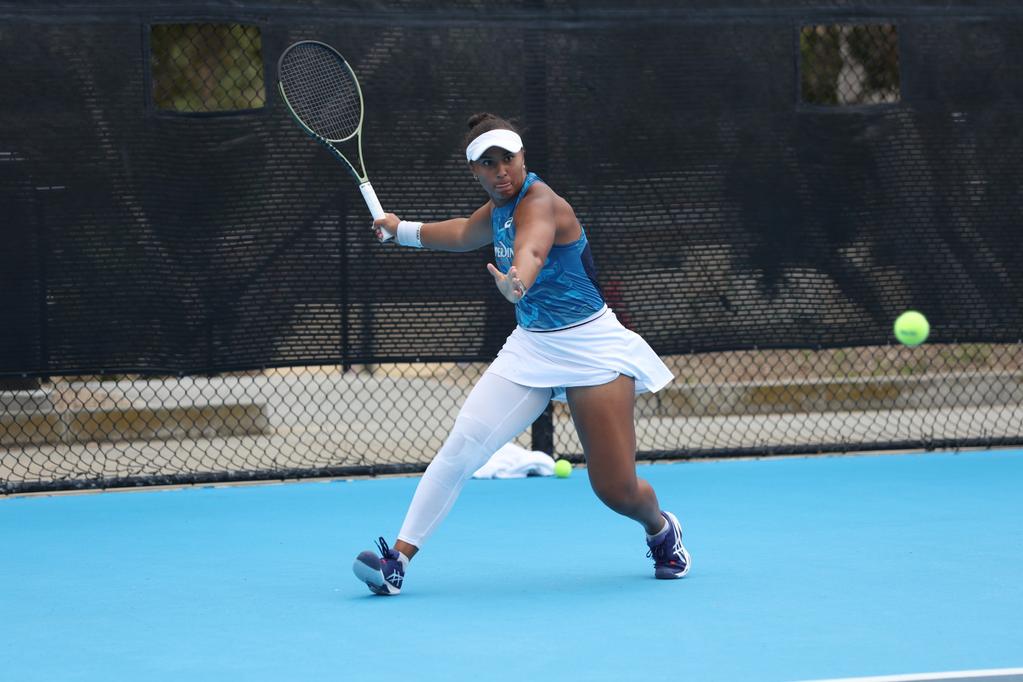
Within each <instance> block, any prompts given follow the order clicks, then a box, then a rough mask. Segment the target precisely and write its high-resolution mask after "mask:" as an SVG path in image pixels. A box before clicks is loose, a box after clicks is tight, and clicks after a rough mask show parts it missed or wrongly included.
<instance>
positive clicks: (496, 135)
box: [465, 128, 522, 161]
mask: <svg viewBox="0 0 1023 682" xmlns="http://www.w3.org/2000/svg"><path fill="white" fill-rule="evenodd" d="M491 147H500V148H501V149H507V150H508V151H510V152H511V153H512V154H515V153H517V152H518V151H519V150H520V149H522V138H521V137H519V134H518V133H516V132H514V131H511V130H505V129H503V128H502V129H499V130H488V131H487V132H485V133H483V134H482V135H480V136H479V137H477V138H476V139H475V140H473V141H472V142H470V143H469V146H468V147H466V148H465V158H466V159H467V160H468V161H478V160H479V158H480V157H481V156H483V152H485V151H487V150H488V149H490V148H491Z"/></svg>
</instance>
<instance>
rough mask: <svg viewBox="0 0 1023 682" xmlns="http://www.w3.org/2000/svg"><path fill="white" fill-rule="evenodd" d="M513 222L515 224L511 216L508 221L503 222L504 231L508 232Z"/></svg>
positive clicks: (513, 217)
mask: <svg viewBox="0 0 1023 682" xmlns="http://www.w3.org/2000/svg"><path fill="white" fill-rule="evenodd" d="M514 222H515V216H512V217H510V218H508V220H506V221H504V229H506V230H510V229H511V228H512V223H514Z"/></svg>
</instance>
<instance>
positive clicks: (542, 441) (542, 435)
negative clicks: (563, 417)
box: [531, 403, 554, 456]
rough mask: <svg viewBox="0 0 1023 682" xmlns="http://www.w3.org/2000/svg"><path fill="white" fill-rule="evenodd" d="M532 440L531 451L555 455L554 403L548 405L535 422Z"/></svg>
mask: <svg viewBox="0 0 1023 682" xmlns="http://www.w3.org/2000/svg"><path fill="white" fill-rule="evenodd" d="M532 438H533V444H532V446H531V449H533V450H539V451H540V452H546V453H547V454H549V455H551V456H553V455H554V403H547V408H546V409H545V410H544V411H543V412H541V413H540V416H539V417H537V418H536V421H534V422H533V429H532Z"/></svg>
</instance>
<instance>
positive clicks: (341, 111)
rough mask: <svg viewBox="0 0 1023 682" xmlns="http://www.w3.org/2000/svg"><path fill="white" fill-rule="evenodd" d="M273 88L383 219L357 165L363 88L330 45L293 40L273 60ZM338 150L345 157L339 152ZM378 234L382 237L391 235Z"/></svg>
mask: <svg viewBox="0 0 1023 682" xmlns="http://www.w3.org/2000/svg"><path fill="white" fill-rule="evenodd" d="M277 87H278V89H279V90H280V91H281V97H282V98H283V99H284V104H285V105H287V107H288V111H290V112H291V115H292V116H293V117H294V119H295V121H297V122H298V124H299V125H300V126H301V127H302V129H303V130H305V131H306V133H308V134H309V135H311V136H312V137H313V139H315V140H316V141H318V142H319V143H320V144H322V145H323V146H325V147H326V148H327V149H328V150H329V151H330V152H331V153H332V154H333V155H334V156H335V157H336V158H337V159H339V160H340V161H341V163H342V164H343V165H344V166H345V167H346V168H347V169H348V170H349V171H350V172H351V174H352V175H353V176H354V177H355V180H356V182H358V183H359V190H360V191H361V192H362V198H363V199H365V200H366V206H367V207H369V212H370V213H372V214H373V217H374V218H383V217H384V209H383V208H382V207H381V206H380V200H379V199H377V195H376V192H374V191H373V185H371V184H370V183H369V177H368V176H367V174H366V166H365V164H364V163H363V161H362V113H363V105H362V89H361V88H360V87H359V80H358V79H357V78H356V77H355V72H354V71H352V67H350V66H349V65H348V62H346V61H345V58H344V57H342V56H341V55H340V54H338V52H337V50H335V49H334V48H332V47H331V46H330V45H326V44H324V43H320V42H317V41H315V40H303V41H300V42H297V43H295V44H293V45H290V46H288V48H287V49H285V50H284V52H283V53H282V54H281V58H280V59H279V60H277ZM342 146H343V147H344V149H346V150H347V155H346V153H345V152H342V151H341V149H339V147H342ZM353 160H357V161H358V165H356V164H355V163H353V162H352V161H353ZM381 231H382V232H383V234H384V237H385V239H390V238H391V237H393V236H394V235H392V234H391V233H390V232H388V231H386V230H381Z"/></svg>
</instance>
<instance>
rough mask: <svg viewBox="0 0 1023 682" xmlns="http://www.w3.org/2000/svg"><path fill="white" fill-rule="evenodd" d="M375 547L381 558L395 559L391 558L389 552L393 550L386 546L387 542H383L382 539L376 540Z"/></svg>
mask: <svg viewBox="0 0 1023 682" xmlns="http://www.w3.org/2000/svg"><path fill="white" fill-rule="evenodd" d="M377 547H379V548H380V556H382V557H383V558H384V559H394V558H396V557H392V556H391V552H392V551H393V550H392V549H391V548H390V547H388V546H387V540H384V539H383V538H382V537H381V538H377ZM395 554H397V552H395Z"/></svg>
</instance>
